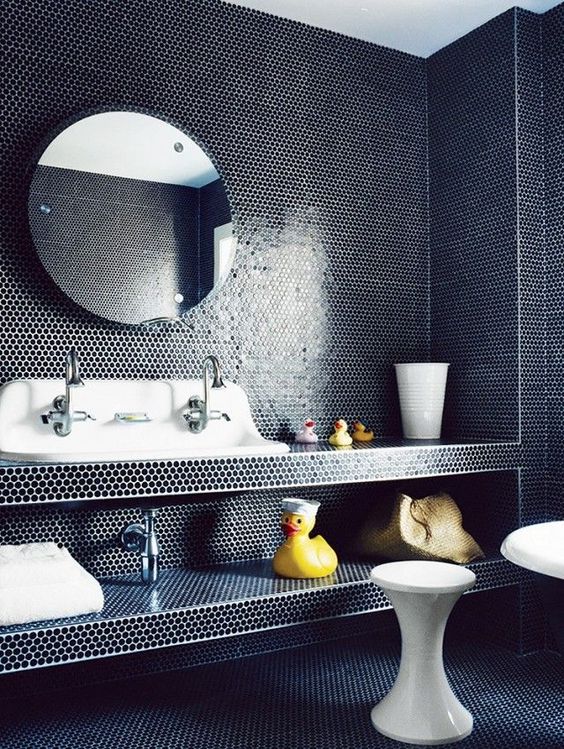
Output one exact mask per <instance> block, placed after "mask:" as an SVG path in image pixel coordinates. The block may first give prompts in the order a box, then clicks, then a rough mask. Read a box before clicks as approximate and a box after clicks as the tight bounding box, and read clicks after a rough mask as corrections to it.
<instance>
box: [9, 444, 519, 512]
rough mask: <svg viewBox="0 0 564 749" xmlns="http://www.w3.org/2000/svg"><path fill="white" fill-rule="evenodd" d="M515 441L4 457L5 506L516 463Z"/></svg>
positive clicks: (431, 472) (404, 475)
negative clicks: (26, 459) (42, 459)
mask: <svg viewBox="0 0 564 749" xmlns="http://www.w3.org/2000/svg"><path fill="white" fill-rule="evenodd" d="M519 461H520V446H519V444H517V443H512V442H485V441H484V442H479V441H474V442H444V441H439V440H431V441H427V442H424V441H401V440H379V441H375V442H374V443H370V444H368V445H355V446H353V447H352V448H350V449H342V448H341V449H339V448H334V447H331V446H329V445H328V444H327V443H326V442H325V443H319V444H318V445H292V448H291V452H290V453H287V454H284V455H262V456H249V457H244V456H239V457H234V458H219V457H213V458H212V457H210V458H197V459H187V460H169V461H139V462H135V461H127V462H122V463H67V464H64V465H61V464H30V463H19V464H15V463H12V464H8V463H5V462H4V463H0V505H10V504H34V503H42V502H68V501H73V502H75V501H81V500H93V499H96V500H100V499H112V498H120V497H151V496H164V495H190V494H202V493H209V492H226V491H238V490H249V489H267V488H286V487H288V488H289V487H294V486H314V485H322V484H340V483H343V484H344V483H346V484H348V483H355V482H367V481H381V480H390V479H405V478H417V477H425V476H439V475H446V474H461V473H473V472H477V471H496V470H506V469H513V468H516V467H518V466H519Z"/></svg>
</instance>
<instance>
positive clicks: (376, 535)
mask: <svg viewBox="0 0 564 749" xmlns="http://www.w3.org/2000/svg"><path fill="white" fill-rule="evenodd" d="M357 551H359V552H360V553H361V554H363V555H365V556H381V557H387V558H388V559H395V560H403V559H429V560H443V561H451V562H457V563H458V564H467V563H468V562H471V561H472V560H473V559H479V558H481V557H483V556H484V552H483V551H482V549H481V548H480V547H479V546H478V544H477V543H476V541H474V539H473V538H472V536H471V535H470V534H469V533H467V532H466V531H465V530H464V528H463V527H462V513H461V512H460V510H459V508H458V505H457V504H456V502H455V501H454V499H453V498H452V497H451V496H450V495H449V494H446V493H444V492H440V493H439V494H432V495H430V496H428V497H424V498H423V499H412V498H411V497H409V496H408V495H407V494H402V493H398V494H397V495H396V498H395V502H394V505H393V509H392V514H391V516H390V507H389V505H386V504H385V503H382V504H379V506H378V507H377V508H376V510H375V512H374V513H373V514H372V515H371V516H370V517H369V519H368V520H367V522H366V523H365V525H364V527H363V529H362V531H361V533H360V536H359V539H358V545H357Z"/></svg>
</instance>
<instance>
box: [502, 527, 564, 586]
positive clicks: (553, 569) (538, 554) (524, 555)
mask: <svg viewBox="0 0 564 749" xmlns="http://www.w3.org/2000/svg"><path fill="white" fill-rule="evenodd" d="M501 553H502V554H503V556H504V557H505V558H506V559H509V561H510V562H513V564H517V565H518V566H519V567H525V568H526V569H528V570H532V571H533V572H540V573H541V574H542V575H549V576H550V577H559V578H561V579H564V520H555V521H553V522H551V523H538V524H537V525H528V526H526V527H525V528H519V529H518V530H516V531H513V533H510V534H509V535H508V536H507V538H506V539H505V540H504V542H503V543H502V545H501Z"/></svg>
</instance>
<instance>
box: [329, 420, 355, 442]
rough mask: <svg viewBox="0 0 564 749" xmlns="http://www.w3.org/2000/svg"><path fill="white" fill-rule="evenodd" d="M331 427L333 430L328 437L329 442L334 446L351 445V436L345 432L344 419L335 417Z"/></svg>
mask: <svg viewBox="0 0 564 749" xmlns="http://www.w3.org/2000/svg"><path fill="white" fill-rule="evenodd" d="M333 427H334V429H335V431H334V432H333V434H332V435H331V436H330V437H329V444H330V445H333V446H334V447H348V446H349V445H352V437H351V436H350V434H349V433H348V432H347V422H346V421H345V420H344V419H337V421H335V422H334V424H333Z"/></svg>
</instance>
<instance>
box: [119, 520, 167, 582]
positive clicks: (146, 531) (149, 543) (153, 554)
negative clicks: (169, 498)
mask: <svg viewBox="0 0 564 749" xmlns="http://www.w3.org/2000/svg"><path fill="white" fill-rule="evenodd" d="M157 512H158V510H156V509H150V510H143V525H141V523H130V525H128V526H127V527H126V528H124V529H123V531H122V532H121V537H120V539H121V545H122V547H123V548H124V549H125V550H126V551H135V552H137V553H138V554H139V556H140V557H141V579H142V580H143V582H144V583H146V584H147V585H151V584H152V583H155V582H157V578H158V576H159V541H158V539H157V534H156V533H155V517H156V515H157Z"/></svg>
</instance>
